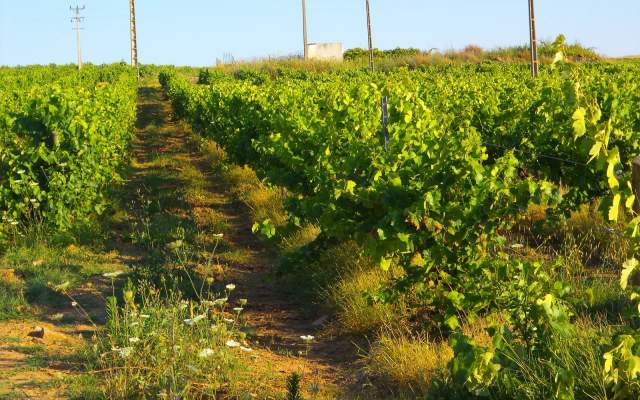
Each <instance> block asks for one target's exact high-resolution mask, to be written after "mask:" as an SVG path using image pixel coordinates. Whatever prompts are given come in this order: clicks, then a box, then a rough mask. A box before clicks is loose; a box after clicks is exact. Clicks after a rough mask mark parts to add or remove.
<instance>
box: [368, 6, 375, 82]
mask: <svg viewBox="0 0 640 400" xmlns="http://www.w3.org/2000/svg"><path fill="white" fill-rule="evenodd" d="M367 33H368V35H369V69H370V70H371V71H373V70H374V69H375V65H374V63H373V35H372V34H371V5H370V4H369V0H367Z"/></svg>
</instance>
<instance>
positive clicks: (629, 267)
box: [620, 258, 640, 290]
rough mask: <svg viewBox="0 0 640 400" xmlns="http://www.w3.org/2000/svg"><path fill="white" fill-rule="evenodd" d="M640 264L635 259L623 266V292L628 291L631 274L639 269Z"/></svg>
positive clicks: (621, 282)
mask: <svg viewBox="0 0 640 400" xmlns="http://www.w3.org/2000/svg"><path fill="white" fill-rule="evenodd" d="M638 265H640V262H638V260H636V259H635V258H632V259H630V260H627V261H626V262H625V263H624V264H622V274H620V287H621V288H622V290H627V286H629V278H630V277H631V274H632V273H633V272H634V271H635V270H636V269H637V268H638Z"/></svg>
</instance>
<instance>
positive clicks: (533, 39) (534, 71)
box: [529, 0, 540, 78]
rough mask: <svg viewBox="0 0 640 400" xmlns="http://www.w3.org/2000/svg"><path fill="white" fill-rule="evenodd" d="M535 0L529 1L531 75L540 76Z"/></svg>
mask: <svg viewBox="0 0 640 400" xmlns="http://www.w3.org/2000/svg"><path fill="white" fill-rule="evenodd" d="M533 2H534V0H529V41H530V43H531V75H533V77H534V78H535V77H537V76H538V69H539V67H540V65H539V63H538V38H537V36H536V12H535V7H534V4H533Z"/></svg>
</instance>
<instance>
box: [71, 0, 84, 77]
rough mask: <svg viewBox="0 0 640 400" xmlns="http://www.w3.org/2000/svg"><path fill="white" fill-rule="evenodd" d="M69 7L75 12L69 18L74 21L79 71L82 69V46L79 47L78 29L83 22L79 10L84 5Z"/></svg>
mask: <svg viewBox="0 0 640 400" xmlns="http://www.w3.org/2000/svg"><path fill="white" fill-rule="evenodd" d="M69 9H70V10H71V11H73V12H74V13H75V14H74V16H73V17H72V18H71V22H73V23H75V26H74V28H73V29H74V30H75V31H76V46H77V51H78V71H79V70H81V69H82V48H81V47H80V31H81V30H82V27H81V26H80V24H81V23H82V22H84V17H83V16H81V15H80V12H81V11H84V9H85V6H82V7H78V6H75V7H69Z"/></svg>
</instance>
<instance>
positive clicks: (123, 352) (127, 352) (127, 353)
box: [117, 347, 133, 358]
mask: <svg viewBox="0 0 640 400" xmlns="http://www.w3.org/2000/svg"><path fill="white" fill-rule="evenodd" d="M117 352H118V354H120V357H122V358H127V357H129V356H130V355H131V353H133V347H123V348H121V349H118V350H117Z"/></svg>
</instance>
